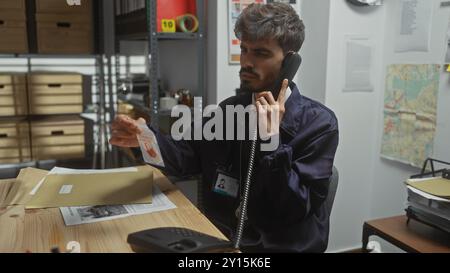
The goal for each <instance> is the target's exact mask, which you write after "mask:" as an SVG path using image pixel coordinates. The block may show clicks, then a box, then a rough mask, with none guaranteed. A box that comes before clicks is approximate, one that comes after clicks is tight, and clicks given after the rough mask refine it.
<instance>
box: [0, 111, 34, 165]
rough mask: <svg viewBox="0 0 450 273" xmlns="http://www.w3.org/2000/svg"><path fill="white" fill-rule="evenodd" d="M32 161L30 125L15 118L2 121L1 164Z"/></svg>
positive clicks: (0, 133) (0, 137) (0, 135)
mask: <svg viewBox="0 0 450 273" xmlns="http://www.w3.org/2000/svg"><path fill="white" fill-rule="evenodd" d="M27 161H31V149H30V135H29V125H28V122H27V121H24V120H20V119H14V120H8V121H0V164H12V163H20V162H27Z"/></svg>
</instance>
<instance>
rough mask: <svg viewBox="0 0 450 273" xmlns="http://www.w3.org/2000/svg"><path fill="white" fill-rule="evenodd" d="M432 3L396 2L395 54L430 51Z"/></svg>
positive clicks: (415, 0) (420, 0) (426, 1)
mask: <svg viewBox="0 0 450 273" xmlns="http://www.w3.org/2000/svg"><path fill="white" fill-rule="evenodd" d="M433 3H434V1H430V0H401V1H398V9H397V10H398V18H399V22H398V26H397V32H396V36H397V37H396V42H395V52H410V51H420V52H428V51H429V50H430V39H431V25H432V24H431V22H432V21H431V20H432V13H433Z"/></svg>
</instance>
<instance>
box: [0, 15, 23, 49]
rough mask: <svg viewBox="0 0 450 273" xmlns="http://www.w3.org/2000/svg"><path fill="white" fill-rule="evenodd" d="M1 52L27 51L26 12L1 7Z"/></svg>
mask: <svg viewBox="0 0 450 273" xmlns="http://www.w3.org/2000/svg"><path fill="white" fill-rule="evenodd" d="M0 37H1V39H0V54H1V53H3V54H5V53H9V54H12V53H27V52H28V37H27V23H26V16H25V14H24V13H21V12H16V11H7V10H3V9H2V8H0Z"/></svg>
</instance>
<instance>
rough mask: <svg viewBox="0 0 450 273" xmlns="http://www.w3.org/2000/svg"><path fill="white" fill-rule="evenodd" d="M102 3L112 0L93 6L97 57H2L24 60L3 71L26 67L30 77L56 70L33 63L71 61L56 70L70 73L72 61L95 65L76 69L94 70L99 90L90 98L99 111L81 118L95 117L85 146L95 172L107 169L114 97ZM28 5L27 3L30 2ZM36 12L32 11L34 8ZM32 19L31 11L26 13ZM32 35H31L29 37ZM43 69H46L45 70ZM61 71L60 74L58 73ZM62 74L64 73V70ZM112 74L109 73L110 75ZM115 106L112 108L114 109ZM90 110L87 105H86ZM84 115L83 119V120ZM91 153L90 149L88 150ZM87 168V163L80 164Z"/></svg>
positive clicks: (15, 169)
mask: <svg viewBox="0 0 450 273" xmlns="http://www.w3.org/2000/svg"><path fill="white" fill-rule="evenodd" d="M103 1H109V0H101V1H98V3H97V5H95V6H94V14H95V18H94V20H93V22H94V29H95V39H94V40H95V48H96V49H95V53H92V54H38V53H29V54H0V59H14V60H20V59H23V60H24V63H23V64H20V65H14V64H12V65H8V64H0V66H1V67H19V66H20V67H26V71H23V72H25V73H30V72H33V71H36V70H35V68H36V67H39V68H41V70H39V71H46V70H47V69H45V68H47V67H52V66H54V65H53V64H39V65H35V64H33V61H35V60H41V59H53V60H58V61H59V60H60V59H66V60H69V61H67V62H66V63H62V62H58V64H57V66H61V67H63V66H66V67H68V68H69V69H67V70H69V71H71V69H70V67H71V66H72V65H74V64H71V63H70V60H77V59H89V60H91V61H92V62H93V64H76V66H78V67H81V66H86V67H95V72H94V73H93V75H90V76H92V83H93V84H92V86H95V87H96V90H95V92H94V90H92V92H91V97H92V98H94V96H95V97H96V100H95V101H96V103H92V104H91V105H92V106H95V107H93V108H94V109H96V111H95V112H90V113H82V114H80V117H81V118H83V119H85V120H86V116H89V115H90V116H92V118H91V119H90V120H91V121H92V122H93V124H94V125H93V126H94V129H93V132H90V133H91V134H92V138H91V139H92V143H86V145H92V146H93V147H90V148H89V150H91V151H93V154H92V155H93V158H92V164H91V167H92V168H94V169H95V168H102V169H104V168H105V167H106V166H107V160H106V159H107V153H108V152H110V151H109V147H108V145H107V144H106V143H107V135H108V118H107V115H108V114H109V115H110V116H113V115H114V107H107V99H106V98H108V96H107V95H109V100H110V101H111V102H112V99H113V97H112V95H111V92H109V93H107V92H106V90H108V91H110V90H111V82H110V80H111V77H106V74H107V71H105V67H109V66H110V65H109V59H108V57H107V56H106V55H105V54H104V41H103V39H104V27H105V26H104V17H103V14H102V10H103V5H104V2H103ZM27 3H28V2H27ZM31 9H33V8H31ZM27 13H28V15H29V13H30V12H29V11H28V12H27ZM29 35H30V34H29ZM25 62H26V64H25ZM42 68H44V69H42ZM49 71H53V72H55V71H57V70H54V69H49ZM58 71H60V70H58ZM61 72H62V70H61ZM3 73H8V72H7V71H4V72H3ZM108 73H109V71H108ZM112 105H113V103H111V104H110V106H112ZM85 106H87V105H85ZM83 115H84V116H83ZM32 116H40V115H28V116H24V117H27V118H29V117H32ZM45 116H58V115H45ZM0 119H2V120H4V119H8V117H1V118H0ZM86 150H88V149H86ZM54 161H56V160H43V161H32V162H23V163H15V164H3V165H1V167H0V169H2V173H3V172H7V171H5V170H8V169H11V172H10V174H11V175H14V176H15V174H14V172H16V173H17V172H18V171H19V170H20V169H21V168H24V167H44V166H50V165H51V164H52V163H53V162H54ZM73 161H74V162H75V161H81V159H76V160H73ZM57 162H58V163H59V162H62V163H67V164H70V162H72V160H57ZM80 164H84V163H80Z"/></svg>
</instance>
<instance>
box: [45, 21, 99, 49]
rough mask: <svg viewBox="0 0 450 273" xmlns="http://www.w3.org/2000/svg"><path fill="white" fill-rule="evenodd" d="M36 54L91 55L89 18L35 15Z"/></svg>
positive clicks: (91, 27) (91, 31)
mask: <svg viewBox="0 0 450 273" xmlns="http://www.w3.org/2000/svg"><path fill="white" fill-rule="evenodd" d="M36 21H37V48H38V53H52V54H91V53H93V51H94V45H93V40H94V39H93V26H92V19H91V18H84V17H80V16H77V15H73V14H69V15H61V14H36Z"/></svg>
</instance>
